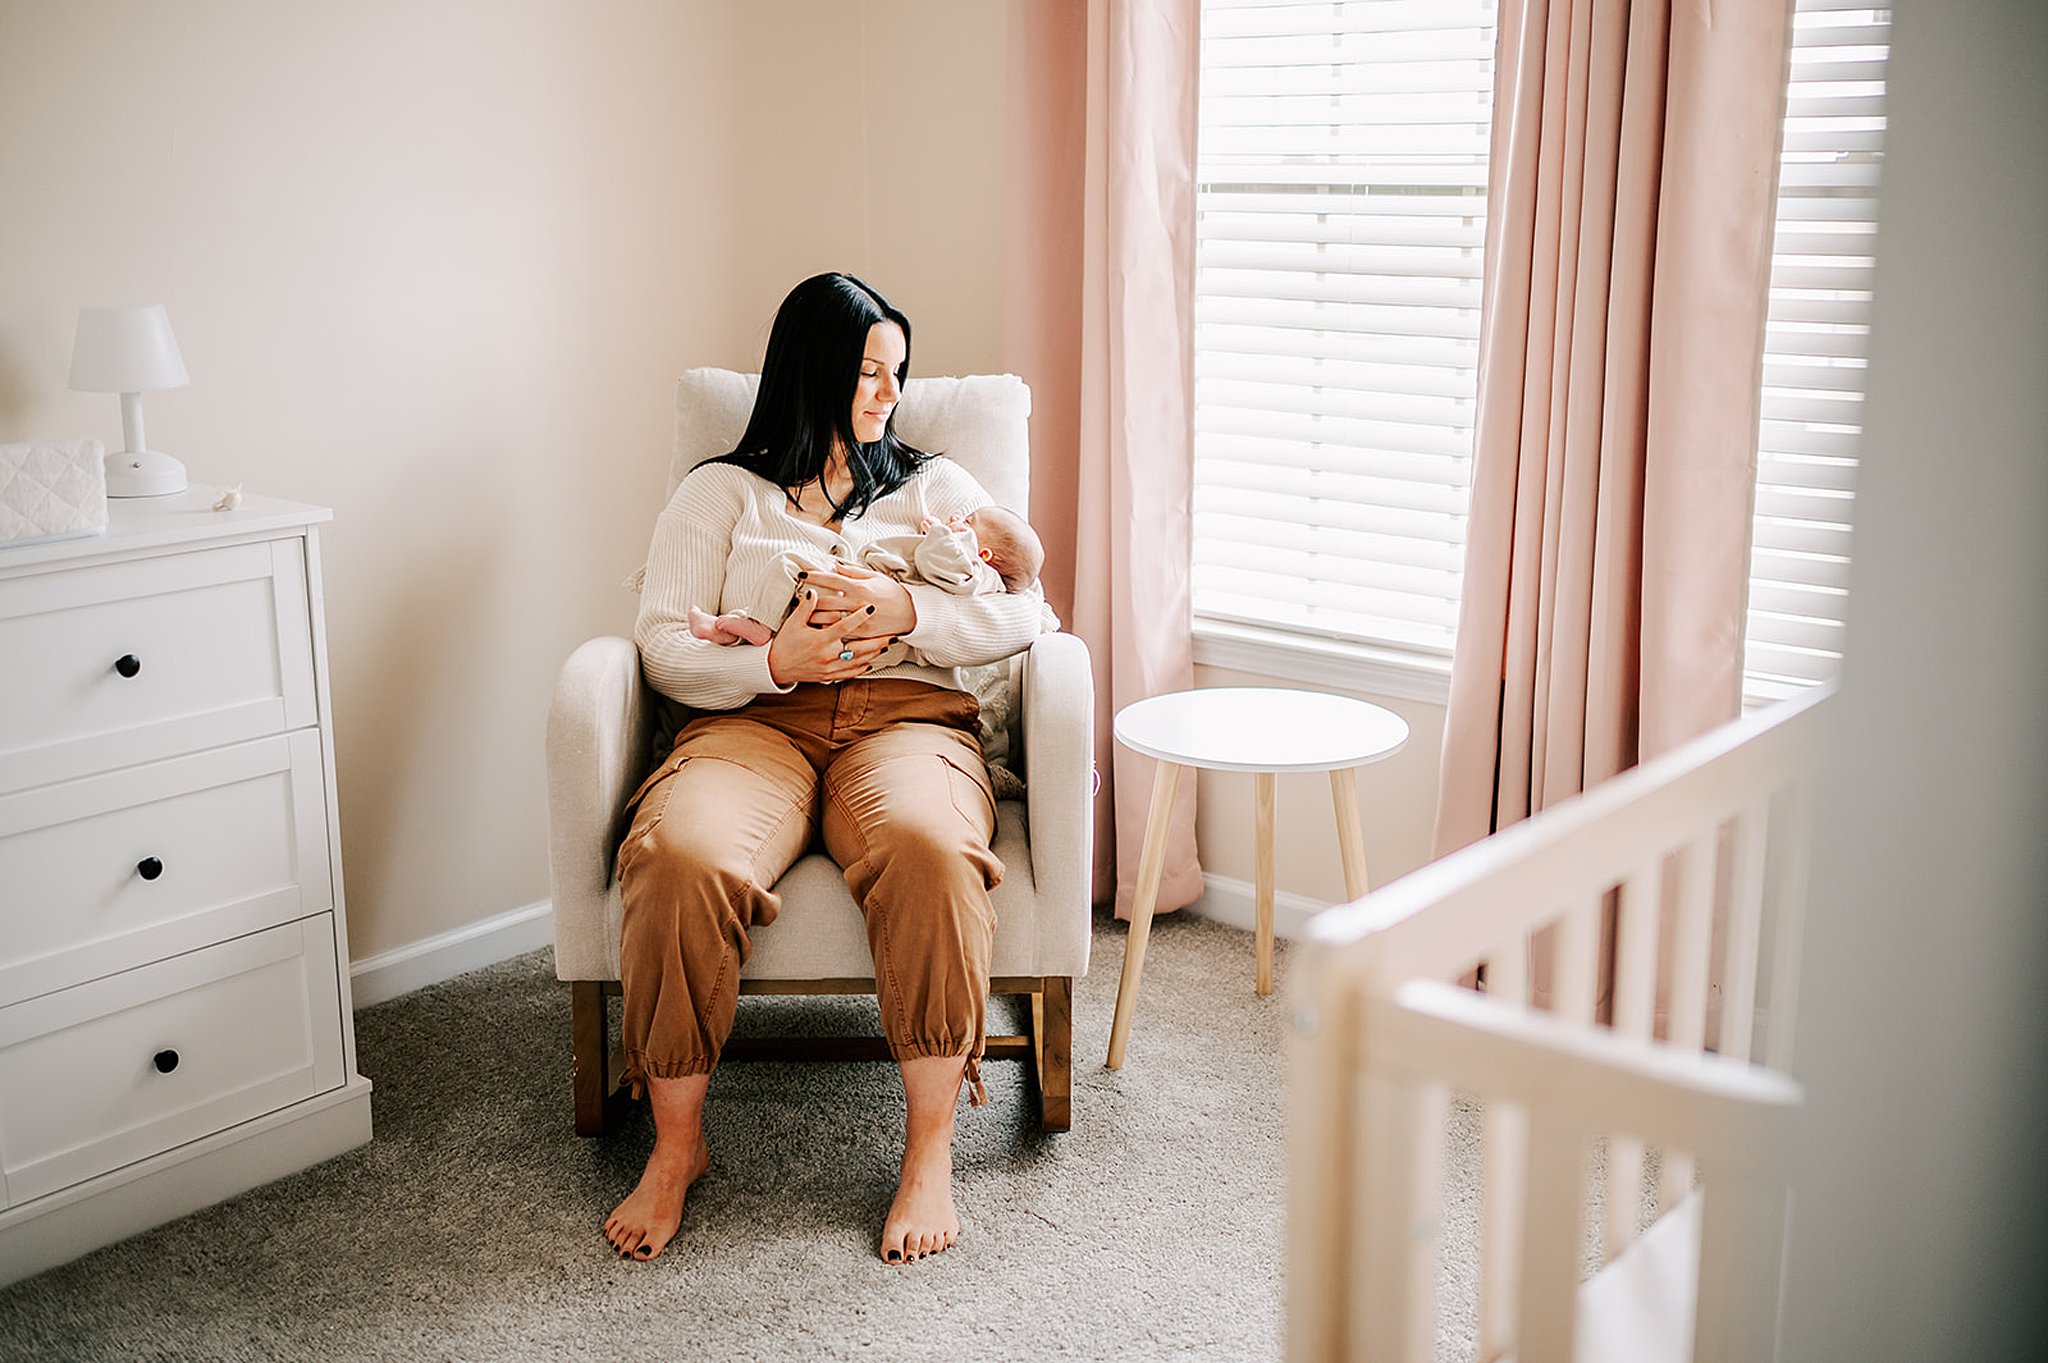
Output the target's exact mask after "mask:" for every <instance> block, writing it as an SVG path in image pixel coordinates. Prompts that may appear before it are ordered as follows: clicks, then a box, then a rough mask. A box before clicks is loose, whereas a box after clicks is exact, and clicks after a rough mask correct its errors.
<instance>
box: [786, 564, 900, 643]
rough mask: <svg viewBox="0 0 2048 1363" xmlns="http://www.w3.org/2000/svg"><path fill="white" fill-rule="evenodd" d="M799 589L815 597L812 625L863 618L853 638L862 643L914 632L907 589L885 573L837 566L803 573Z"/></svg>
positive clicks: (831, 623) (854, 565)
mask: <svg viewBox="0 0 2048 1363" xmlns="http://www.w3.org/2000/svg"><path fill="white" fill-rule="evenodd" d="M803 585H804V586H806V587H808V588H810V589H811V590H813V591H815V592H816V593H817V594H818V602H817V606H818V608H817V610H816V612H815V613H814V614H813V615H812V616H811V620H812V623H814V624H817V623H822V624H826V625H833V624H838V623H841V622H842V621H843V620H844V619H845V618H846V617H848V616H859V615H863V614H865V615H866V616H868V617H869V618H868V619H867V620H866V621H865V623H861V622H856V623H857V624H859V628H858V629H857V630H856V632H855V634H854V636H853V637H855V638H858V639H866V638H873V637H878V636H879V637H883V638H887V637H892V636H895V635H902V634H908V633H910V631H912V630H913V629H916V628H917V605H916V603H915V602H913V601H912V600H911V599H910V589H909V588H908V587H905V586H904V585H903V584H902V583H901V582H898V581H897V580H896V579H895V578H893V577H890V576H889V575H888V574H887V573H878V572H875V571H874V570H872V569H869V568H862V567H860V566H859V565H857V564H852V563H840V564H836V565H834V567H833V568H832V570H831V571H829V572H826V571H822V570H820V571H814V572H809V573H805V574H804V576H803Z"/></svg>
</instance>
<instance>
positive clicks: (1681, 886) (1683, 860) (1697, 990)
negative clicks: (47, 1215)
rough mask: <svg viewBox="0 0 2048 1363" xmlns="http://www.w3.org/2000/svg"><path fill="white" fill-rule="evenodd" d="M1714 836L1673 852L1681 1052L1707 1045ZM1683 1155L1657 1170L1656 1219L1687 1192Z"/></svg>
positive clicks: (1674, 1154) (1670, 1153)
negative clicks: (1676, 854)
mask: <svg viewBox="0 0 2048 1363" xmlns="http://www.w3.org/2000/svg"><path fill="white" fill-rule="evenodd" d="M1718 842H1719V833H1718V831H1709V832H1707V833H1705V834H1703V835H1702V836H1700V837H1699V838H1696V839H1694V840H1693V841H1692V842H1690V843H1687V844H1686V845H1685V846H1684V847H1681V848H1679V849H1678V902H1677V904H1676V906H1675V907H1674V910H1673V913H1672V930H1671V1022H1670V1027H1669V1030H1668V1033H1667V1035H1668V1036H1669V1037H1670V1040H1671V1044H1672V1045H1673V1046H1676V1047H1679V1048H1680V1049H1682V1050H1688V1051H1697V1050H1703V1049H1705V1047H1706V1044H1707V972H1708V968H1709V959H1710V957H1711V956H1712V954H1713V939H1714V857H1715V847H1716V845H1717V843H1718ZM1692 1175H1693V1159H1692V1152H1691V1151H1689V1150H1666V1151H1664V1153H1663V1158H1662V1160H1661V1161H1660V1163H1659V1165H1658V1175H1657V1214H1658V1215H1659V1216H1662V1215H1663V1214H1664V1213H1665V1212H1668V1211H1670V1210H1671V1208H1672V1207H1673V1206H1675V1205H1677V1203H1678V1200H1679V1199H1680V1198H1682V1197H1684V1196H1685V1194H1686V1192H1687V1190H1689V1189H1690V1188H1691V1187H1692Z"/></svg>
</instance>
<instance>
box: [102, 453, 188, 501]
mask: <svg viewBox="0 0 2048 1363" xmlns="http://www.w3.org/2000/svg"><path fill="white" fill-rule="evenodd" d="M105 463H106V468H107V495H108V496H109V497H167V496H169V495H170V494H171V493H173V492H183V491H184V490H185V466H184V465H183V464H181V463H179V462H178V461H177V460H175V459H173V458H171V456H169V455H168V454H162V453H159V452H158V451H156V450H141V451H136V450H122V451H121V452H119V453H118V454H117V453H114V452H113V451H111V450H110V451H108V453H107V457H106V460H105Z"/></svg>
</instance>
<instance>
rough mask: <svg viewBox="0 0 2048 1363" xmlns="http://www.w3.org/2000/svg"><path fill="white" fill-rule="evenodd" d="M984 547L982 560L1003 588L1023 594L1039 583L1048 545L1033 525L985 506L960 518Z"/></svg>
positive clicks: (1000, 508) (1004, 510)
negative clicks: (1001, 583) (1001, 580)
mask: <svg viewBox="0 0 2048 1363" xmlns="http://www.w3.org/2000/svg"><path fill="white" fill-rule="evenodd" d="M961 519H962V520H963V521H964V522H965V523H966V525H967V527H968V529H970V530H972V531H973V532H974V539H975V542H976V543H977V544H979V545H980V546H981V558H982V561H983V562H984V563H986V564H988V566H989V567H991V568H993V569H995V570H996V572H997V573H998V574H1000V575H1001V577H1002V579H1003V585H1004V586H1005V587H1008V588H1009V589H1010V590H1011V591H1013V592H1016V591H1022V590H1023V589H1024V588H1026V587H1028V586H1030V585H1031V584H1032V583H1034V582H1036V581H1038V572H1039V570H1040V569H1041V568H1043V567H1044V566H1045V546H1044V545H1042V544H1040V543H1039V542H1038V532H1037V531H1035V530H1033V529H1032V528H1031V523H1030V522H1029V521H1027V520H1025V519H1024V518H1023V517H1022V516H1020V515H1018V514H1017V513H1016V512H1014V511H1012V510H1010V509H1009V508H1008V507H1003V506H984V507H982V508H981V509H979V510H977V511H970V512H968V513H967V515H965V516H963V517H961Z"/></svg>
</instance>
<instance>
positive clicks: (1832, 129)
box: [1746, 0, 1891, 694]
mask: <svg viewBox="0 0 2048 1363" xmlns="http://www.w3.org/2000/svg"><path fill="white" fill-rule="evenodd" d="M1890 30H1891V14H1890V11H1889V10H1882V9H1873V8H1871V7H1870V6H1869V4H1868V3H1864V4H1851V3H1847V0H1798V9H1797V11H1796V12H1795V13H1794V15H1793V31H1792V32H1793V36H1792V78H1791V85H1790V87H1789V88H1788V90H1787V92H1786V105H1785V142H1784V151H1783V154H1782V158H1781V161H1780V165H1779V179H1778V235H1777V240H1776V243H1775V245H1774V247H1773V251H1772V257H1771V303H1770V313H1769V320H1768V322H1767V323H1766V330H1765V333H1764V379H1763V382H1764V388H1763V412H1762V415H1763V420H1762V423H1761V425H1760V428H1759V430H1758V433H1757V488H1756V538H1755V548H1754V550H1753V551H1752V553H1751V555H1750V583H1749V653H1748V659H1747V665H1746V670H1747V672H1748V683H1749V687H1750V690H1751V691H1752V692H1761V693H1763V694H1773V693H1779V692H1782V691H1784V690H1786V689H1789V688H1792V687H1796V686H1798V685H1800V684H1804V683H1812V682H1817V681H1824V680H1826V679H1827V678H1829V677H1832V676H1834V675H1835V673H1836V672H1837V671H1838V670H1839V669H1840V667H1841V662H1842V642H1841V636H1842V620H1843V614H1844V611H1845V609H1846V607H1847V604H1848V587H1849V527H1850V523H1851V515H1850V513H1851V510H1852V508H1853V504H1854V501H1853V495H1852V494H1853V488H1854V483H1855V473H1856V450H1857V445H1858V443H1859V442H1860V441H1861V439H1862V436H1863V394H1864V382H1863V380H1864V373H1865V366H1866V362H1867V358H1868V354H1869V339H1870V280H1871V269H1872V266H1873V264H1874V261H1873V258H1872V253H1873V249H1874V242H1875V239H1876V232H1877V169H1878V163H1879V161H1880V160H1881V159H1882V156H1883V151H1882V142H1883V138H1884V61H1885V56H1886V53H1887V51H1888V50H1889V44H1890V42H1891V33H1890Z"/></svg>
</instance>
